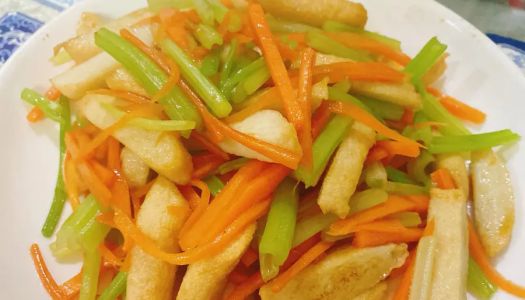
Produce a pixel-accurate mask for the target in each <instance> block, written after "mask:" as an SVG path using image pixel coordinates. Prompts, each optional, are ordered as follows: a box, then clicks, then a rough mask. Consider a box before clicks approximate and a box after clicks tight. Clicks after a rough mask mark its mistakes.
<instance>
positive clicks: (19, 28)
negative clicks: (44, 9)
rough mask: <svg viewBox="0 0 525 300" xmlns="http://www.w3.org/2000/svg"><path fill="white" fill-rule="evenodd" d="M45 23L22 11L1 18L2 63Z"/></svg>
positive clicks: (0, 59)
mask: <svg viewBox="0 0 525 300" xmlns="http://www.w3.org/2000/svg"><path fill="white" fill-rule="evenodd" d="M42 24H44V23H43V22H42V21H39V20H37V19H34V18H31V17H30V16H27V15H25V14H23V13H20V12H10V13H7V14H6V15H4V16H3V17H2V18H0V64H1V63H4V62H5V61H6V60H7V59H8V58H9V56H11V55H12V54H13V52H14V51H15V50H16V49H17V48H18V47H19V46H20V45H21V44H22V43H23V42H24V41H25V40H27V39H28V38H29V37H30V36H31V34H32V33H33V32H35V31H36V30H37V29H38V28H40V26H42Z"/></svg>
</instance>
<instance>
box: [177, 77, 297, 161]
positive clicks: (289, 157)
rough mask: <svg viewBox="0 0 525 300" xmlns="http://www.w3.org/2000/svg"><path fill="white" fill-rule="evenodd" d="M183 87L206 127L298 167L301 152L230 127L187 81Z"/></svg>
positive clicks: (274, 158)
mask: <svg viewBox="0 0 525 300" xmlns="http://www.w3.org/2000/svg"><path fill="white" fill-rule="evenodd" d="M181 87H182V89H183V90H184V92H185V93H186V94H187V95H188V96H189V98H190V99H191V101H192V102H193V103H194V104H195V106H196V107H197V110H198V111H199V113H200V115H201V116H202V119H203V120H204V123H205V124H206V127H208V128H211V129H212V131H214V132H219V133H220V134H221V135H223V136H228V137H229V138H231V139H233V140H235V141H237V142H239V143H240V144H243V145H244V146H246V147H248V148H250V149H252V150H254V151H256V152H259V153H260V154H262V155H264V156H266V157H268V158H269V159H271V160H272V161H274V162H277V163H280V164H282V165H285V166H287V167H289V168H291V169H296V168H297V166H298V164H299V161H300V159H301V155H300V154H298V153H295V152H292V151H290V150H288V149H286V148H283V147H281V146H278V145H273V144H270V143H268V142H265V141H261V140H259V139H256V138H254V137H252V136H250V135H247V134H244V133H242V132H239V131H237V130H235V129H233V128H231V127H229V126H228V125H226V124H224V123H223V122H221V121H220V120H218V119H217V118H215V116H213V115H212V114H211V113H210V112H209V111H208V109H207V108H206V106H205V105H204V104H203V103H202V101H201V100H200V99H199V97H197V95H195V94H194V93H193V91H192V90H191V89H190V88H189V87H188V86H187V85H186V84H185V83H183V82H181Z"/></svg>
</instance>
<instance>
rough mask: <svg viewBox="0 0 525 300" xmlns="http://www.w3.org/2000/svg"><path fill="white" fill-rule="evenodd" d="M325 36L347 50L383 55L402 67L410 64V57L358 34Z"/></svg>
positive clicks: (334, 33)
mask: <svg viewBox="0 0 525 300" xmlns="http://www.w3.org/2000/svg"><path fill="white" fill-rule="evenodd" d="M326 35H327V36H329V37H330V38H332V39H334V40H336V41H338V42H340V43H342V44H343V45H345V46H347V47H349V48H354V49H361V50H366V51H369V52H371V53H374V54H379V55H383V56H384V57H386V58H388V59H391V60H393V61H395V62H397V63H399V64H401V65H403V66H405V65H406V64H408V63H409V62H410V57H408V56H407V55H406V54H404V53H401V52H398V51H395V50H393V49H392V48H390V47H388V46H387V45H385V44H383V43H380V42H377V41H375V40H372V39H369V38H366V37H364V36H362V35H359V34H355V33H349V32H327V33H326Z"/></svg>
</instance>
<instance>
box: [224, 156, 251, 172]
mask: <svg viewBox="0 0 525 300" xmlns="http://www.w3.org/2000/svg"><path fill="white" fill-rule="evenodd" d="M249 160H250V159H248V158H246V157H240V158H237V159H234V160H230V161H227V162H225V163H223V164H222V165H220V166H219V168H218V169H217V170H218V172H219V174H220V175H224V174H226V173H228V172H231V171H234V170H237V169H240V168H241V167H242V166H244V165H245V164H246V163H247V162H248V161H249Z"/></svg>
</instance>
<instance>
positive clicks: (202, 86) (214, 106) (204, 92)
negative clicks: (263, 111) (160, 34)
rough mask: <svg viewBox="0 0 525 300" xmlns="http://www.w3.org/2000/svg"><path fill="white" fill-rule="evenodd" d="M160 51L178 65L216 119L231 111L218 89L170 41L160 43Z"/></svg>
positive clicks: (183, 75)
mask: <svg viewBox="0 0 525 300" xmlns="http://www.w3.org/2000/svg"><path fill="white" fill-rule="evenodd" d="M161 46H162V49H163V50H164V51H165V52H166V53H167V54H168V55H169V56H170V57H171V58H172V59H173V60H174V61H175V62H176V63H177V65H179V68H180V72H181V75H182V77H183V78H184V79H185V80H186V81H187V82H188V84H189V85H190V87H191V88H192V89H193V90H194V91H195V92H197V94H198V95H199V96H200V97H201V98H202V100H204V102H205V103H206V105H207V106H208V108H210V110H211V111H212V112H213V114H215V116H217V117H218V118H224V117H226V116H228V115H229V114H230V112H231V111H232V106H231V105H230V103H229V102H228V100H227V99H226V97H224V95H223V94H222V93H221V92H220V91H219V89H218V88H217V87H216V86H215V85H213V83H211V81H210V80H209V79H208V78H206V76H204V75H203V74H202V73H201V72H200V71H199V68H197V66H195V64H194V63H193V62H192V61H191V59H190V58H189V57H188V56H187V55H186V53H184V51H183V50H182V49H181V48H180V47H179V46H177V44H175V43H174V42H172V41H171V40H168V39H165V40H164V41H162V42H161Z"/></svg>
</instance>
